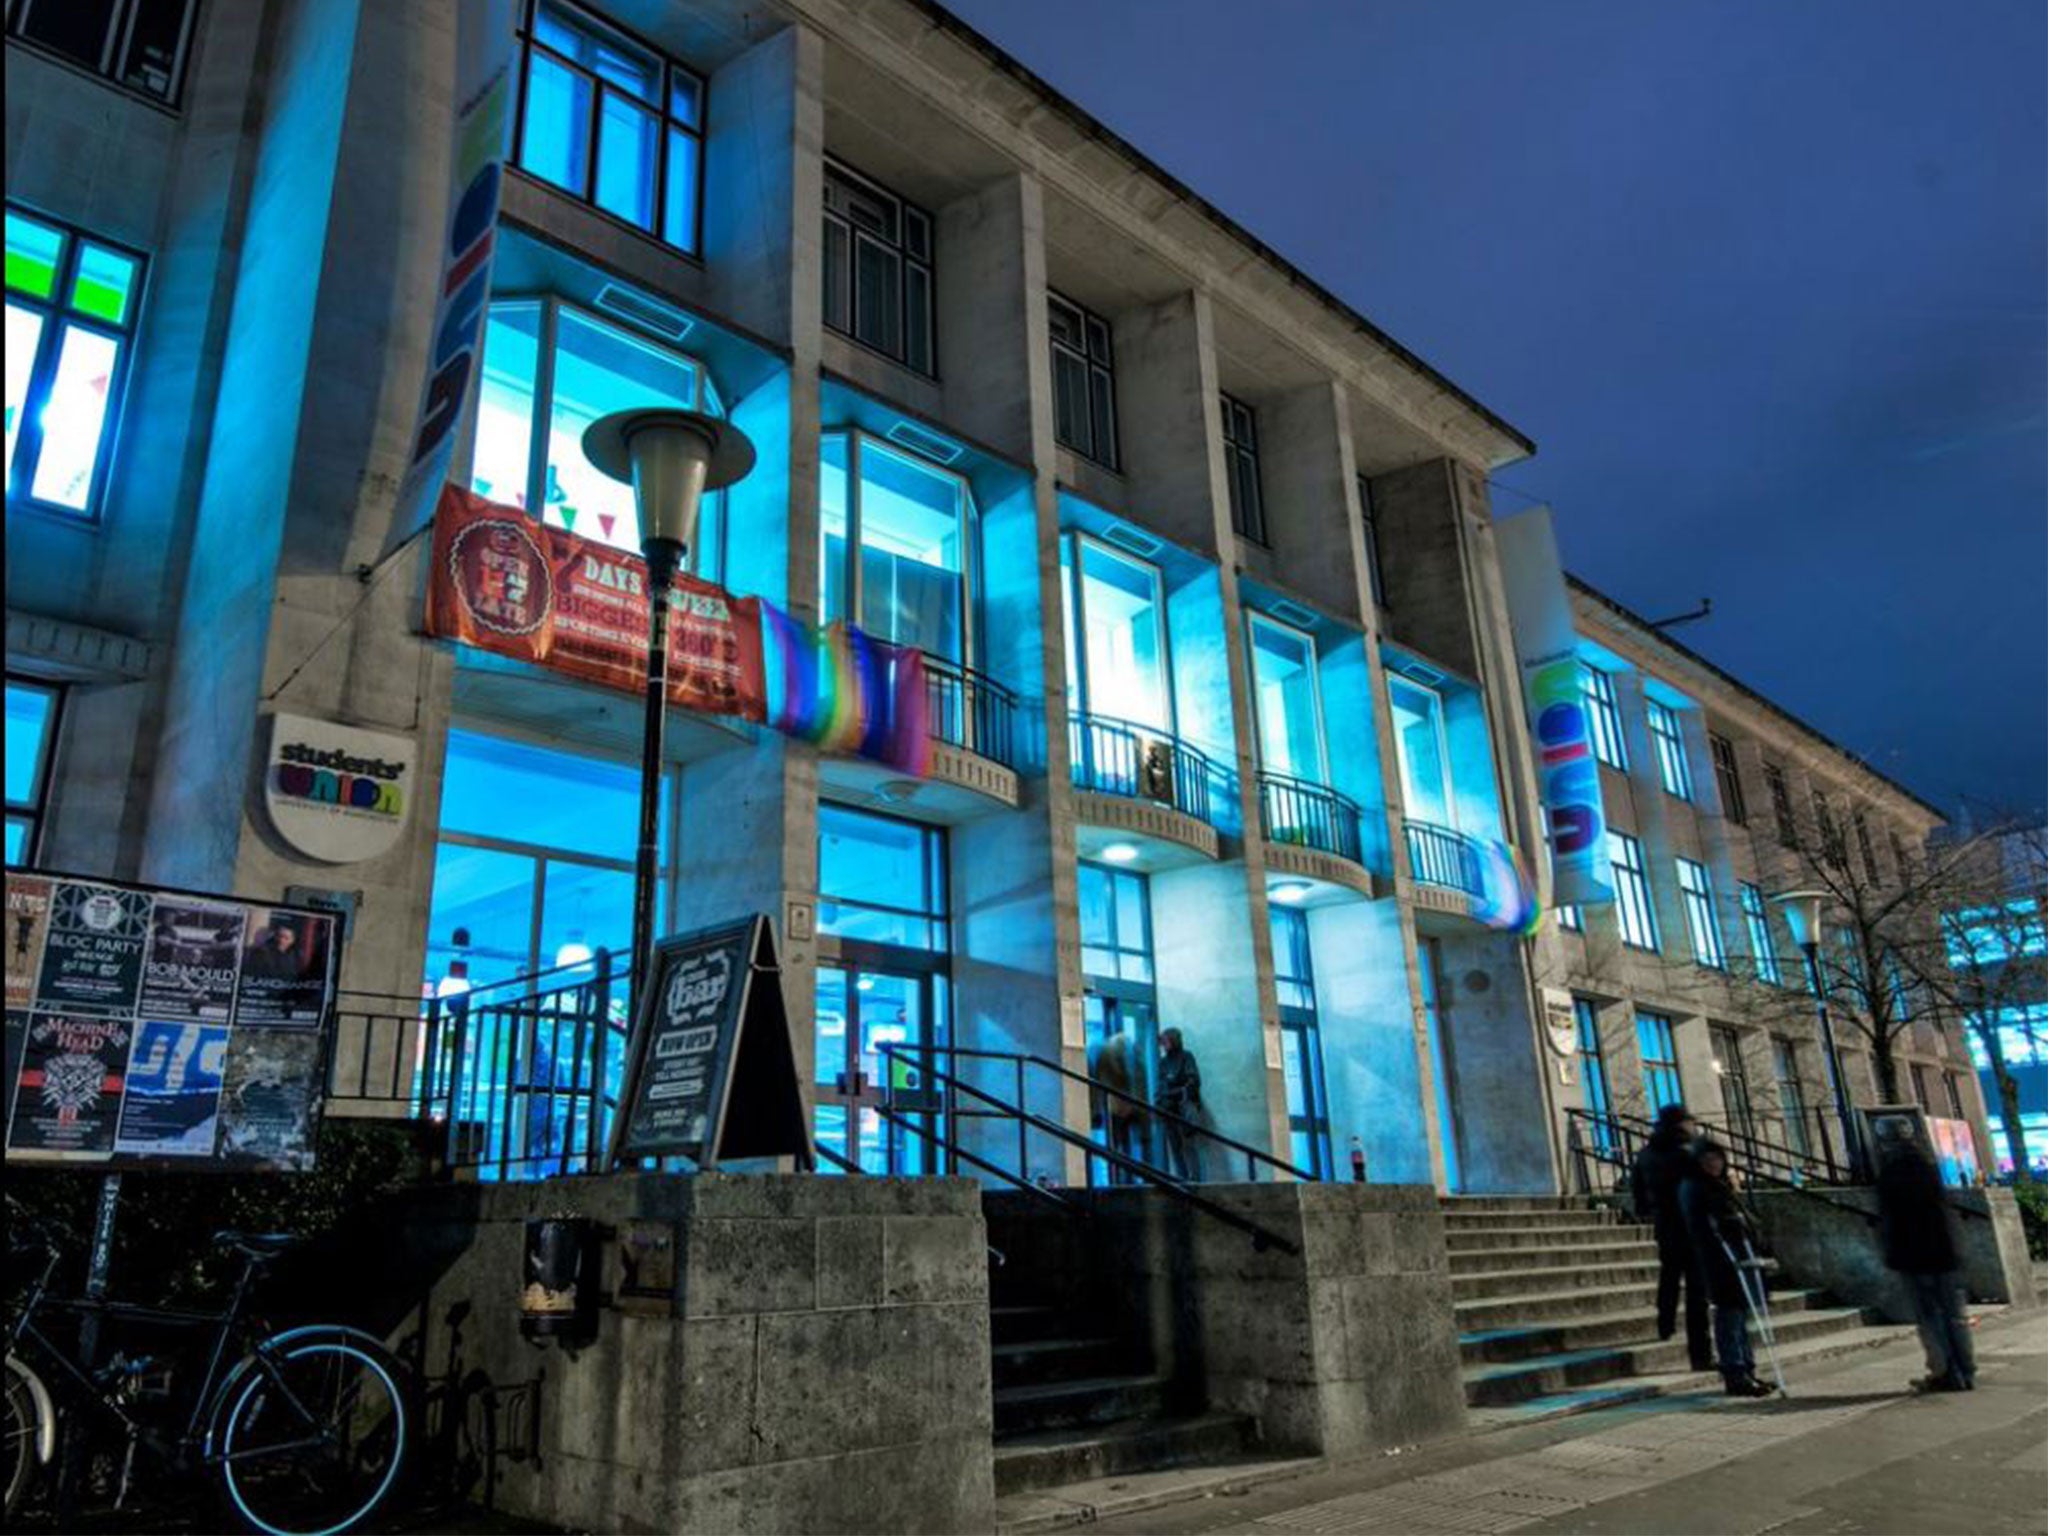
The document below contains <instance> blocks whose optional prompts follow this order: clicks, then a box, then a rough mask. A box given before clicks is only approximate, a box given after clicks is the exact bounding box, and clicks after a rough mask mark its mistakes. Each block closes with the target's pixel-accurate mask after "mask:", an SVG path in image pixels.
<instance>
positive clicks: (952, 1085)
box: [877, 1041, 1301, 1254]
mask: <svg viewBox="0 0 2048 1536" xmlns="http://www.w3.org/2000/svg"><path fill="white" fill-rule="evenodd" d="M877 1049H878V1051H879V1052H880V1054H881V1055H882V1056H883V1057H884V1058H885V1059H886V1060H888V1061H889V1063H890V1065H891V1066H893V1065H894V1058H895V1057H896V1055H897V1054H898V1053H899V1052H902V1053H905V1054H916V1053H918V1052H924V1053H926V1054H929V1053H930V1052H931V1051H933V1050H944V1049H945V1047H943V1046H939V1047H933V1046H918V1045H911V1044H907V1043H905V1042H900V1041H889V1042H884V1043H883V1044H882V1045H880V1046H879V1047H877ZM961 1054H967V1053H964V1052H963V1053H961ZM975 1054H977V1055H984V1056H995V1057H1001V1058H1004V1059H1008V1060H1012V1061H1023V1060H1030V1059H1034V1058H1028V1057H1024V1056H1021V1055H1018V1054H1016V1053H1014V1052H977V1053H975ZM921 1070H922V1071H923V1072H924V1073H925V1075H926V1076H927V1077H928V1078H930V1079H931V1080H932V1081H934V1082H937V1083H940V1084H943V1085H944V1086H945V1088H946V1090H947V1092H948V1094H961V1093H964V1094H966V1095H967V1096H968V1097H969V1098H971V1099H976V1100H979V1101H980V1102H981V1103H984V1104H987V1105H988V1106H990V1107H991V1108H992V1109H995V1110H998V1111H1000V1112H1001V1114H1002V1116H1003V1117H1005V1118H1009V1119H1014V1120H1016V1121H1017V1122H1018V1125H1019V1126H1020V1127H1023V1128H1029V1129H1030V1130H1034V1131H1037V1132H1038V1133H1039V1134H1040V1135H1043V1136H1049V1137H1051V1138H1052V1139H1053V1140H1055V1141H1058V1142H1062V1143H1064V1144H1066V1145H1068V1146H1071V1147H1074V1148H1077V1149H1078V1150H1080V1151H1081V1152H1083V1153H1084V1154H1086V1155H1087V1156H1090V1157H1099V1158H1101V1159H1102V1160H1103V1161H1104V1162H1106V1163H1108V1164H1109V1165H1110V1166H1111V1167H1113V1168H1121V1169H1122V1170H1123V1171H1124V1172H1126V1173H1128V1174H1131V1175H1132V1176H1133V1177H1135V1178H1137V1179H1139V1180H1140V1181H1141V1182H1143V1183H1146V1184H1149V1185H1151V1186H1152V1187H1153V1188H1155V1189H1160V1190H1163V1191H1165V1192H1166V1193H1167V1194H1169V1195H1171V1196H1172V1197H1173V1198H1174V1199H1176V1200H1178V1201H1180V1202H1181V1203H1182V1204H1183V1205H1187V1206H1191V1207H1192V1208H1194V1209H1195V1210H1198V1211H1200V1212H1202V1213H1203V1214H1204V1215H1207V1216H1211V1217H1214V1218H1215V1219H1216V1220H1218V1221H1220V1222H1222V1223H1224V1224H1225V1225H1226V1226H1231V1227H1235V1228H1237V1230H1239V1231H1240V1232H1243V1233H1245V1234H1247V1235H1248V1236H1249V1237H1250V1238H1251V1240H1252V1247H1253V1249H1254V1251H1257V1252H1264V1251H1266V1250H1267V1249H1278V1250H1279V1251H1280V1252H1282V1253H1290V1254H1294V1253H1299V1252H1300V1251H1301V1249H1300V1247H1299V1246H1298V1245H1297V1244H1295V1243H1294V1242H1292V1241H1290V1240H1289V1239H1287V1238H1285V1237H1282V1236H1281V1235H1280V1234H1279V1233H1277V1232H1275V1231H1273V1230H1272V1229H1271V1228H1269V1227H1266V1226H1262V1225H1261V1224H1260V1223H1258V1222H1256V1221H1253V1220H1252V1219H1251V1218H1250V1217H1249V1216H1244V1215H1240V1214H1239V1213H1238V1212H1236V1211H1233V1210H1231V1209H1230V1208H1229V1207H1228V1206H1225V1205H1219V1204H1218V1203H1217V1202H1216V1201H1214V1200H1211V1199H1210V1198H1209V1197H1208V1196H1206V1195H1203V1194H1201V1193H1199V1192H1198V1191H1197V1190H1196V1189H1195V1188H1194V1187H1193V1186H1192V1185H1189V1184H1187V1183H1185V1182H1184V1181H1182V1180H1180V1179H1178V1178H1175V1177H1174V1176H1173V1175H1172V1174H1170V1173H1168V1172H1166V1171H1165V1170H1164V1169H1162V1168H1155V1167H1154V1166H1153V1165H1152V1164H1150V1163H1147V1162H1144V1161H1142V1160H1141V1159H1138V1158H1134V1157H1131V1156H1128V1155H1127V1154H1125V1153H1122V1152H1119V1151H1117V1150H1116V1149H1115V1148H1114V1147H1105V1146H1102V1145H1101V1144H1099V1143H1097V1142H1095V1141H1093V1140H1092V1139H1090V1138H1089V1137H1087V1136H1084V1135H1082V1134H1081V1133H1080V1132H1078V1131H1076V1130H1074V1129H1073V1128H1072V1127H1071V1126H1068V1125H1065V1124H1063V1123H1062V1122H1060V1121H1057V1120H1049V1119H1047V1118H1046V1117H1045V1116H1043V1115H1041V1114H1038V1113H1036V1112H1035V1111H1033V1110H1029V1109H1026V1108H1025V1107H1024V1106H1023V1105H1022V1104H1021V1103H1019V1104H1011V1103H1007V1102H1006V1101H1004V1100H1002V1099H999V1098H997V1097H996V1096H995V1095H994V1094H993V1093H990V1092H989V1091H987V1090H986V1089H983V1088H979V1087H976V1086H975V1085H974V1084H973V1083H969V1082H965V1081H963V1080H962V1079H960V1078H959V1077H957V1076H956V1075H954V1074H953V1073H951V1072H948V1071H945V1070H944V1069H942V1068H937V1067H933V1066H932V1065H931V1064H930V1063H929V1062H928V1061H927V1062H925V1063H923V1064H922V1067H921ZM885 1081H886V1082H888V1083H890V1085H891V1086H889V1087H888V1088H886V1089H885V1090H884V1093H885V1098H884V1104H883V1113H884V1114H885V1115H887V1116H889V1117H890V1118H891V1119H894V1120H896V1121H897V1123H899V1124H902V1125H904V1126H905V1128H906V1129H909V1130H912V1131H914V1132H915V1133H916V1134H918V1135H920V1136H922V1137H924V1138H925V1139H926V1140H927V1141H929V1142H931V1143H932V1144H933V1145H934V1146H942V1147H945V1148H946V1149H947V1150H948V1151H950V1152H953V1153H955V1154H956V1155H957V1154H959V1153H961V1152H962V1151H964V1149H962V1148H960V1147H958V1146H957V1145H956V1144H955V1143H954V1142H953V1141H952V1139H951V1138H949V1137H946V1136H945V1135H943V1134H942V1133H941V1132H939V1131H938V1130H936V1129H935V1128H933V1127H931V1126H928V1125H925V1124H922V1123H920V1122H919V1121H918V1111H915V1110H913V1111H909V1112H902V1111H898V1110H896V1109H895V1108H894V1106H893V1104H892V1103H891V1102H890V1099H891V1098H892V1097H893V1095H894V1093H895V1088H894V1086H893V1082H894V1075H893V1073H892V1074H890V1076H889V1077H888V1078H886V1079H885ZM1083 1081H1091V1082H1092V1079H1086V1078H1084V1079H1083ZM1095 1086H1097V1087H1099V1088H1101V1089H1102V1090H1103V1091H1104V1092H1106V1093H1114V1092H1116V1090H1115V1089H1112V1088H1109V1087H1107V1086H1106V1085H1103V1084H1096V1085H1095ZM1152 1112H1153V1113H1155V1114H1164V1113H1166V1112H1165V1111H1161V1110H1154V1111H1152ZM1176 1118H1178V1117H1176ZM967 1158H968V1161H970V1162H973V1163H974V1164H975V1165H976V1166H978V1167H987V1166H989V1165H988V1164H987V1163H985V1162H984V1161H983V1160H982V1159H980V1158H978V1157H975V1156H974V1155H973V1154H968V1155H967ZM992 1171H995V1172H998V1173H999V1174H1000V1176H1001V1177H1003V1178H1004V1179H1005V1180H1006V1181H1007V1182H1009V1183H1011V1184H1015V1185H1017V1186H1018V1187H1020V1188H1026V1189H1033V1190H1036V1191H1038V1193H1040V1194H1049V1195H1052V1194H1056V1192H1055V1191H1052V1190H1047V1189H1044V1188H1043V1187H1042V1186H1039V1185H1035V1184H1031V1183H1029V1182H1028V1181H1026V1180H1024V1179H1021V1178H1019V1177H1018V1176H1016V1175H1013V1174H1010V1173H1008V1172H1007V1171H1004V1170H992ZM1056 1198H1058V1199H1059V1200H1060V1201H1061V1202H1062V1203H1070V1202H1067V1201H1066V1197H1065V1196H1056Z"/></svg>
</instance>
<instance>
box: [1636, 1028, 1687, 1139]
mask: <svg viewBox="0 0 2048 1536" xmlns="http://www.w3.org/2000/svg"><path fill="white" fill-rule="evenodd" d="M1636 1048H1637V1050H1638V1051H1640V1052H1641V1054H1642V1058H1643V1092H1644V1093H1645V1094H1646V1095H1647V1096H1648V1098H1649V1100H1650V1112H1651V1114H1652V1115H1654V1114H1655V1113H1656V1112H1657V1111H1658V1110H1660V1109H1662V1108H1663V1107H1664V1106H1665V1105H1666V1104H1683V1103H1684V1102H1685V1085H1684V1084H1683V1083H1682V1082H1681V1081H1680V1080H1679V1076H1678V1042H1677V1041H1676V1039H1674V1038H1673V1036H1672V1032H1671V1020H1670V1018H1669V1016H1668V1015H1665V1014H1661V1013H1650V1012H1647V1011H1638V1012H1637V1014H1636Z"/></svg>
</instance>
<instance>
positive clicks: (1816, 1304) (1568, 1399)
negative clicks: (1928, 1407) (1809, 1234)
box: [1443, 1197, 1898, 1421]
mask: <svg viewBox="0 0 2048 1536" xmlns="http://www.w3.org/2000/svg"><path fill="white" fill-rule="evenodd" d="M1443 1210H1444V1231H1445V1241H1446V1243H1447V1245H1448V1247H1449V1250H1450V1253H1449V1256H1450V1268H1451V1296H1452V1302H1453V1306H1454V1308H1455V1311H1456V1314H1457V1320H1458V1342H1459V1347H1460V1352H1461V1355H1462V1357H1463V1367H1464V1377H1465V1401H1466V1403H1467V1405H1468V1406H1469V1407H1470V1408H1472V1409H1473V1410H1475V1418H1481V1415H1482V1413H1483V1419H1503V1418H1512V1419H1514V1420H1518V1421H1519V1420H1529V1419H1540V1418H1553V1417H1559V1416H1562V1415H1564V1414H1568V1413H1579V1412H1584V1411H1586V1410H1588V1409H1592V1408H1603V1407H1608V1406H1610V1405H1613V1404H1616V1403H1624V1402H1632V1401H1634V1400H1636V1399H1639V1398H1645V1397H1654V1396H1658V1395H1660V1394H1661V1393H1663V1392H1665V1391H1667V1390H1671V1389H1673V1388H1681V1389H1684V1390H1691V1389H1693V1388H1695V1387H1697V1386H1699V1385H1703V1384H1706V1383H1708V1382H1709V1381H1717V1380H1718V1379H1719V1378H1718V1377H1712V1378H1709V1377H1702V1376H1699V1375H1698V1374H1697V1373H1693V1372H1691V1369H1690V1363H1689V1361H1688V1359H1687V1356H1686V1345H1685V1334H1684V1319H1683V1317H1682V1316H1681V1318H1680V1320H1679V1331H1678V1333H1677V1334H1676V1335H1675V1336H1674V1337H1673V1338H1671V1339H1670V1340H1668V1341H1660V1340H1659V1339H1658V1338H1657V1313H1656V1302H1657V1245H1656V1243H1655V1242H1654V1241H1653V1240H1652V1239H1651V1236H1650V1230H1649V1228H1647V1227H1644V1226H1639V1225H1637V1224H1636V1223H1634V1222H1632V1221H1627V1220H1624V1219H1623V1217H1622V1215H1621V1213H1620V1212H1618V1211H1616V1210H1614V1209H1612V1208H1611V1207H1603V1206H1595V1205H1593V1204H1591V1203H1590V1202H1588V1201H1586V1200H1581V1199H1571V1198H1534V1197H1531V1198H1521V1197H1453V1198H1451V1199H1447V1200H1445V1201H1444V1202H1443ZM1770 1300H1771V1317H1772V1321H1773V1323H1774V1325H1775V1328H1776V1331H1777V1338H1778V1353H1779V1358H1780V1359H1781V1360H1782V1361H1784V1363H1785V1365H1786V1368H1787V1370H1788V1372H1789V1371H1790V1369H1791V1368H1792V1366H1793V1364H1794V1363H1795V1362H1800V1361H1811V1360H1812V1359H1814V1358H1816V1357H1817V1356H1824V1355H1829V1354H1834V1353H1838V1352H1841V1351H1842V1350H1844V1349H1851V1348H1860V1347H1862V1346H1863V1345H1865V1344H1870V1343H1878V1342H1883V1341H1886V1340H1889V1339H1891V1338H1895V1337H1897V1336H1898V1330H1891V1329H1882V1330H1881V1329H1866V1328H1865V1326H1864V1317H1863V1314H1862V1313H1861V1312H1860V1311H1859V1310H1858V1309H1856V1308H1852V1307H1836V1306H1829V1305H1827V1304H1826V1298H1825V1297H1823V1296H1822V1295H1820V1294H1819V1293H1817V1292H1814V1291H1806V1290H1797V1289H1790V1288H1783V1289H1781V1288H1779V1287H1778V1286H1777V1285H1775V1284H1774V1285H1773V1286H1772V1289H1771V1295H1770ZM1757 1363H1758V1368H1759V1370H1760V1371H1761V1372H1765V1373H1767V1372H1768V1370H1769V1362H1768V1361H1767V1359H1766V1358H1765V1356H1764V1351H1763V1345H1762V1340H1761V1339H1759V1340H1758V1341H1757ZM1646 1378H1661V1379H1646ZM1482 1421H1483V1420H1482Z"/></svg>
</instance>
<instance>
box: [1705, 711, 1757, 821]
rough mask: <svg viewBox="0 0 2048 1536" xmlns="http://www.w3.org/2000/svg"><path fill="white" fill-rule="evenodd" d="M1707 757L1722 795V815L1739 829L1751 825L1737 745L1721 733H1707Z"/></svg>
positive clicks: (1716, 786)
mask: <svg viewBox="0 0 2048 1536" xmlns="http://www.w3.org/2000/svg"><path fill="white" fill-rule="evenodd" d="M1707 756H1708V757H1709V758H1711V759H1712V760H1713V764H1714V787H1715V788H1716V789H1717V790H1719V791H1720V794H1721V815H1722V816H1723V817H1724V818H1725V819H1726V820H1728V821H1731V822H1733V823H1734V824H1735V825H1736V826H1738V827H1746V826H1748V825H1749V800H1748V798H1747V797H1746V796H1745V795H1744V794H1743V792H1742V767H1741V764H1740V762H1739V760H1738V759H1737V758H1736V756H1735V743H1734V742H1733V741H1731V740H1730V739H1729V738H1728V737H1726V736H1723V735H1722V734H1721V733H1720V732H1719V731H1709V732H1707Z"/></svg>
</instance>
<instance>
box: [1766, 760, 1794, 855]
mask: <svg viewBox="0 0 2048 1536" xmlns="http://www.w3.org/2000/svg"><path fill="white" fill-rule="evenodd" d="M1764 788H1765V789H1767V790H1768V791H1770V796H1771V821H1772V824H1773V825H1774V826H1775V827H1776V829H1777V833H1778V841H1779V842H1780V843H1782V844H1784V845H1785V846H1786V847H1787V848H1796V847H1798V846H1799V824H1798V823H1797V822H1796V821H1794V820H1793V818H1792V790H1791V787H1790V786H1789V785H1788V784H1787V783H1786V782H1785V770H1784V769H1783V768H1781V767H1779V766H1778V765H1777V764H1776V763H1765V764H1764Z"/></svg>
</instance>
